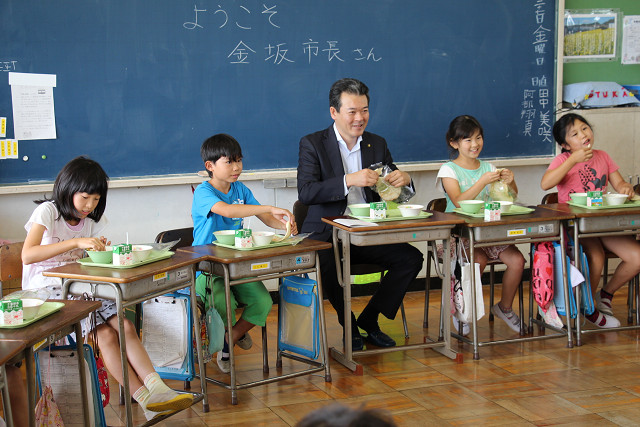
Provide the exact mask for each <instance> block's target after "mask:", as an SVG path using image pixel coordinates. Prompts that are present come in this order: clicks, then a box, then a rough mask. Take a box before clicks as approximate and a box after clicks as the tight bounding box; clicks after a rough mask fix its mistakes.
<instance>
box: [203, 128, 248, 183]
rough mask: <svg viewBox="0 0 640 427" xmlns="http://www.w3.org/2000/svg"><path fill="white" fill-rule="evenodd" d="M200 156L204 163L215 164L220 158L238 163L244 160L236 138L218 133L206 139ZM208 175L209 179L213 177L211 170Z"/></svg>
mask: <svg viewBox="0 0 640 427" xmlns="http://www.w3.org/2000/svg"><path fill="white" fill-rule="evenodd" d="M200 156H202V161H203V162H204V163H206V162H213V163H215V162H217V161H218V159H220V157H228V158H229V160H231V161H233V162H237V161H239V160H242V149H241V148H240V144H239V143H238V141H236V139H235V138H234V137H232V136H231V135H227V134H226V133H218V134H216V135H213V136H211V137H209V138H207V139H205V141H204V142H203V143H202V147H200ZM207 173H208V174H209V178H212V177H213V173H212V172H211V171H210V170H207Z"/></svg>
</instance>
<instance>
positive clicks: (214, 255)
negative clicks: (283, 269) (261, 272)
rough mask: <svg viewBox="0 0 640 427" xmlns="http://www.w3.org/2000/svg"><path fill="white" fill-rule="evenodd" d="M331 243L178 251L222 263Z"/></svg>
mask: <svg viewBox="0 0 640 427" xmlns="http://www.w3.org/2000/svg"><path fill="white" fill-rule="evenodd" d="M330 248H331V243H328V242H321V241H319V240H313V239H304V240H303V241H301V242H300V243H298V244H297V245H295V246H293V245H287V246H276V247H274V248H267V249H256V250H253V251H238V250H235V249H230V248H223V247H221V246H216V245H199V246H188V247H184V248H180V249H178V250H177V251H176V255H177V254H178V253H183V252H184V253H190V254H192V255H193V256H198V257H201V260H202V261H213V262H219V263H222V264H233V263H237V262H243V261H251V260H256V259H265V258H268V257H270V256H279V255H288V254H299V253H303V252H308V251H320V250H323V249H330Z"/></svg>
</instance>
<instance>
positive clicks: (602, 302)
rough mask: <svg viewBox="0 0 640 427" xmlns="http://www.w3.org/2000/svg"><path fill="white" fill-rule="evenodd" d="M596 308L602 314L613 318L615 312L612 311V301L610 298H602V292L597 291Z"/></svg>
mask: <svg viewBox="0 0 640 427" xmlns="http://www.w3.org/2000/svg"><path fill="white" fill-rule="evenodd" d="M596 308H597V309H598V311H599V312H600V313H604V314H608V315H609V316H613V310H612V309H611V300H610V299H609V298H602V297H601V296H600V291H596Z"/></svg>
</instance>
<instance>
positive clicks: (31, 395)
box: [24, 347, 36, 427]
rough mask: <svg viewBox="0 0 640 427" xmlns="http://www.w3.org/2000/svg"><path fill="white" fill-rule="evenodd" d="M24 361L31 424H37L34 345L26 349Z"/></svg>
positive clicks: (33, 426) (32, 426)
mask: <svg viewBox="0 0 640 427" xmlns="http://www.w3.org/2000/svg"><path fill="white" fill-rule="evenodd" d="M24 363H25V367H26V371H27V398H28V400H29V426H30V427H35V425H36V396H35V393H36V383H35V381H36V374H35V364H34V358H33V347H27V348H25V349H24Z"/></svg>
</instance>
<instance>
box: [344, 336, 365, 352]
mask: <svg viewBox="0 0 640 427" xmlns="http://www.w3.org/2000/svg"><path fill="white" fill-rule="evenodd" d="M342 345H344V337H342ZM363 349H364V341H363V340H362V335H360V333H358V334H357V335H356V334H353V335H352V336H351V351H362V350H363Z"/></svg>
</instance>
